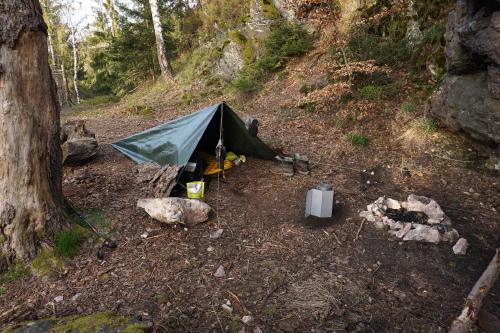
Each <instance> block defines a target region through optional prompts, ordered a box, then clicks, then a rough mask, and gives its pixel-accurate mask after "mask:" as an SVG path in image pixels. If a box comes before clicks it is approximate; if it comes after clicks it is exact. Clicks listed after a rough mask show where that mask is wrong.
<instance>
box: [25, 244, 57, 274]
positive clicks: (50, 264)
mask: <svg viewBox="0 0 500 333" xmlns="http://www.w3.org/2000/svg"><path fill="white" fill-rule="evenodd" d="M31 267H32V268H33V272H34V274H35V275H37V276H40V277H47V276H49V275H50V274H53V273H55V272H58V271H62V270H63V268H64V262H63V260H62V259H61V258H60V257H58V256H57V255H56V254H55V253H54V251H53V250H50V249H43V250H42V251H41V252H40V253H39V254H38V255H37V256H36V257H35V258H34V259H33V260H32V261H31Z"/></svg>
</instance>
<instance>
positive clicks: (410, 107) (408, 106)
mask: <svg viewBox="0 0 500 333" xmlns="http://www.w3.org/2000/svg"><path fill="white" fill-rule="evenodd" d="M401 108H402V110H403V112H404V113H407V114H411V113H413V112H415V110H416V109H417V107H416V106H415V104H413V103H404V104H403V105H402V107H401Z"/></svg>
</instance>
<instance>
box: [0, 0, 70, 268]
mask: <svg viewBox="0 0 500 333" xmlns="http://www.w3.org/2000/svg"><path fill="white" fill-rule="evenodd" d="M55 89H56V88H55V84H54V81H53V80H52V77H51V74H50V70H49V63H48V51H47V31H46V26H45V24H44V22H43V18H42V14H41V9H40V4H39V3H38V0H2V2H1V5H0V142H1V145H0V235H1V236H3V237H2V238H3V241H2V243H0V244H2V245H1V249H0V259H1V261H0V270H1V269H2V268H5V264H9V263H12V262H13V261H14V260H26V259H29V258H32V257H33V256H34V255H36V252H37V248H38V247H39V245H40V244H41V243H42V242H44V241H46V240H50V238H51V236H53V235H54V233H55V232H56V231H57V230H59V229H60V228H61V226H62V225H63V224H64V223H66V222H65V219H64V212H63V210H62V202H63V198H62V164H61V148H60V146H59V108H58V106H57V103H56V90H55Z"/></svg>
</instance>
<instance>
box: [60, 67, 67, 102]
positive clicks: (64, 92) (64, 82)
mask: <svg viewBox="0 0 500 333" xmlns="http://www.w3.org/2000/svg"><path fill="white" fill-rule="evenodd" d="M61 76H62V87H61V90H62V103H61V104H62V106H63V107H64V108H69V97H68V80H67V79H66V68H64V64H61Z"/></svg>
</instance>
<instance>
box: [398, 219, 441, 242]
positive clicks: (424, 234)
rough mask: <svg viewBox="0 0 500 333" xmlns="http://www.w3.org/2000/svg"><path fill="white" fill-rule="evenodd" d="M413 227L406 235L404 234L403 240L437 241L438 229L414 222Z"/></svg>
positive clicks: (438, 238) (438, 239) (438, 236)
mask: <svg viewBox="0 0 500 333" xmlns="http://www.w3.org/2000/svg"><path fill="white" fill-rule="evenodd" d="M413 227H414V228H415V229H412V230H410V231H409V232H408V233H407V234H406V236H404V238H403V240H404V241H419V242H428V243H434V244H438V243H439V241H440V235H439V231H438V230H436V229H433V228H431V227H429V226H427V225H423V224H414V225H413Z"/></svg>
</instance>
